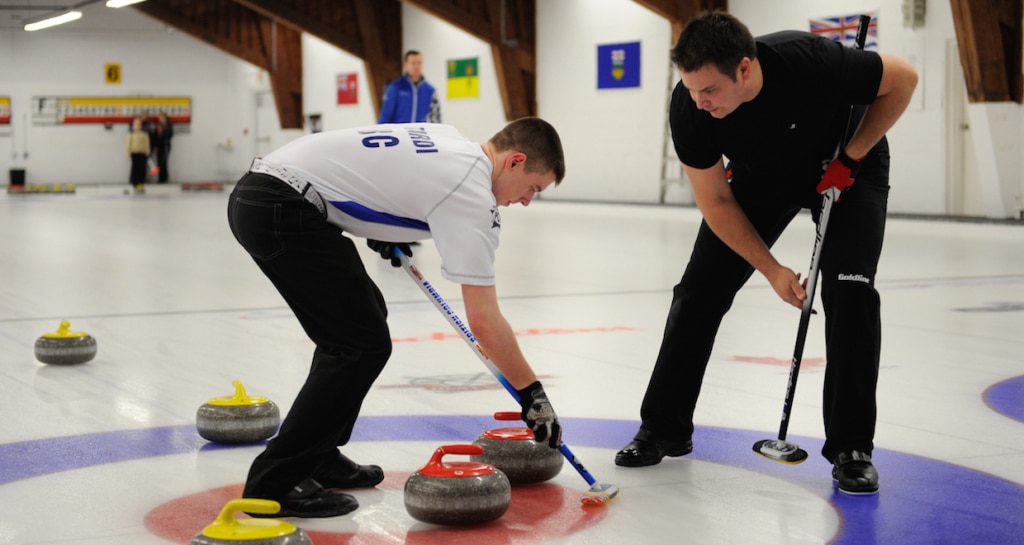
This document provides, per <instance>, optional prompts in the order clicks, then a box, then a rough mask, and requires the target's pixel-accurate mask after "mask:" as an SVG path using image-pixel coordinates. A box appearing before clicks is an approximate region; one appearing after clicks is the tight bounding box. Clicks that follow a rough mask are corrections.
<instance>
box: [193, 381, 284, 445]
mask: <svg viewBox="0 0 1024 545" xmlns="http://www.w3.org/2000/svg"><path fill="white" fill-rule="evenodd" d="M232 384H234V385H235V395H233V396H225V397H215V398H213V399H211V400H210V401H208V402H206V403H205V404H203V405H202V406H200V407H199V410H197V411H196V428H197V429H198V430H199V435H200V436H202V437H203V438H204V439H207V440H209V441H214V442H217V443H253V442H256V441H262V440H263V439H267V438H268V437H270V436H272V435H274V434H275V433H277V428H278V426H279V425H280V424H281V411H280V410H279V409H278V408H277V405H276V404H275V403H274V402H273V401H270V400H269V399H267V398H265V397H262V396H250V395H249V394H247V393H246V392H245V387H244V386H242V383H241V382H239V381H237V380H236V381H234V382H232Z"/></svg>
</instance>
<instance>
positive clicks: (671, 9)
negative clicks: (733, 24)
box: [633, 0, 729, 43]
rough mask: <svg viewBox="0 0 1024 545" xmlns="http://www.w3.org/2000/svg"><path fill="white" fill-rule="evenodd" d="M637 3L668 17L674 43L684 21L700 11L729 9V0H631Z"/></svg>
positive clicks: (684, 23)
mask: <svg viewBox="0 0 1024 545" xmlns="http://www.w3.org/2000/svg"><path fill="white" fill-rule="evenodd" d="M633 1H634V2H636V3H637V4H640V5H641V6H643V7H645V8H647V9H649V10H651V11H653V12H654V13H657V14H658V15H661V16H662V17H664V18H666V19H668V21H669V23H671V25H672V42H673V43H675V41H676V38H678V37H679V33H680V32H682V31H683V26H685V25H686V22H687V21H689V20H690V19H692V18H693V16H694V15H697V14H698V13H700V12H702V11H716V10H721V11H729V0H633Z"/></svg>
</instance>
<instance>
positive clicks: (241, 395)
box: [209, 380, 270, 405]
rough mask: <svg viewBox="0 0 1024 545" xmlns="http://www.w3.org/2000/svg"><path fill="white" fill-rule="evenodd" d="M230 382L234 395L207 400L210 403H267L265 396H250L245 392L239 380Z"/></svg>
mask: <svg viewBox="0 0 1024 545" xmlns="http://www.w3.org/2000/svg"><path fill="white" fill-rule="evenodd" d="M231 384H234V385H235V395H233V396H225V397H215V398H213V399H211V400H210V401H209V404H210V405H256V404H258V403H267V402H268V401H270V400H268V399H267V398H265V397H263V396H250V395H249V394H247V393H246V392H245V386H243V385H242V383H241V381H237V380H235V381H232V382H231Z"/></svg>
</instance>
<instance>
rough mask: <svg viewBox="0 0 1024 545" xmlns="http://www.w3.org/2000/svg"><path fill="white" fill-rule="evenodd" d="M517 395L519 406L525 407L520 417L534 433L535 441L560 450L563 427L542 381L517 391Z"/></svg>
mask: <svg viewBox="0 0 1024 545" xmlns="http://www.w3.org/2000/svg"><path fill="white" fill-rule="evenodd" d="M516 393H518V394H519V404H520V405H522V407H523V412H522V413H520V416H521V417H522V419H523V422H525V423H526V427H528V428H530V430H531V431H533V438H534V440H535V441H537V442H538V443H547V444H548V446H549V447H551V448H558V446H559V445H560V444H561V443H562V426H561V425H560V424H559V423H558V415H556V414H555V410H554V409H553V408H552V407H551V402H550V401H548V395H547V394H545V393H544V387H543V386H541V384H540V381H536V382H534V383H533V384H531V385H529V386H527V387H526V388H523V389H522V390H516Z"/></svg>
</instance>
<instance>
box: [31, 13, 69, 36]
mask: <svg viewBox="0 0 1024 545" xmlns="http://www.w3.org/2000/svg"><path fill="white" fill-rule="evenodd" d="M81 18H82V12H80V11H77V10H71V11H63V12H61V13H58V14H57V15H49V16H46V17H44V18H42V19H39V20H37V21H33V22H31V23H25V30H26V31H27V32H32V31H33V30H42V29H44V28H50V27H52V26H57V25H63V24H64V23H70V22H71V21H77V20H79V19H81Z"/></svg>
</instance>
